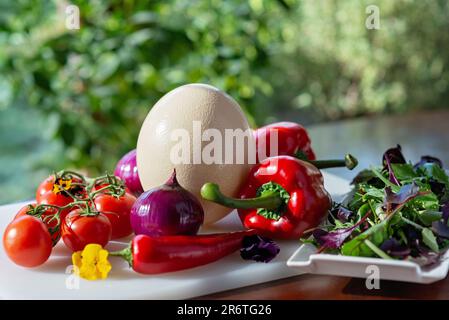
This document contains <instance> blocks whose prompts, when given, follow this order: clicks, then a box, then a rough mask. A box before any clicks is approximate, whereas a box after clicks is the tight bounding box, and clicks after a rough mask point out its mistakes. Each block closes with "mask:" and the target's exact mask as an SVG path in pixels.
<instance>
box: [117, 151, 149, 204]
mask: <svg viewBox="0 0 449 320" xmlns="http://www.w3.org/2000/svg"><path fill="white" fill-rule="evenodd" d="M114 175H115V176H117V177H119V178H120V179H122V180H123V181H124V182H125V185H126V187H127V188H128V189H129V191H131V193H133V194H134V195H135V196H136V197H138V196H140V195H141V194H142V192H143V188H142V184H141V183H140V179H139V174H138V172H137V163H136V149H134V150H131V151H130V152H128V153H127V154H125V155H124V156H123V157H122V158H121V159H120V161H119V162H118V163H117V166H116V167H115V170H114Z"/></svg>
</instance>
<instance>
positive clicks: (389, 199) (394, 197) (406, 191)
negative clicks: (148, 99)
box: [384, 182, 420, 210]
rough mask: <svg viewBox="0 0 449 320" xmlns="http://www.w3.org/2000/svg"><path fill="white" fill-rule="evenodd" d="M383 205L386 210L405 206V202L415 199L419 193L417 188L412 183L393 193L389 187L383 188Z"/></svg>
mask: <svg viewBox="0 0 449 320" xmlns="http://www.w3.org/2000/svg"><path fill="white" fill-rule="evenodd" d="M384 192H385V199H384V205H385V206H386V207H387V208H388V207H389V208H391V209H393V210H394V209H395V208H396V207H397V206H400V205H403V204H405V203H406V202H407V201H409V200H411V199H413V198H415V197H417V196H418V195H419V194H420V193H419V186H418V185H417V184H416V183H415V182H412V183H410V184H406V185H405V186H402V187H401V189H399V191H398V192H396V193H395V192H393V190H392V189H391V187H386V188H385V191H384Z"/></svg>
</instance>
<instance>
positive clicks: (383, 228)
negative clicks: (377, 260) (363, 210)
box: [341, 220, 388, 257]
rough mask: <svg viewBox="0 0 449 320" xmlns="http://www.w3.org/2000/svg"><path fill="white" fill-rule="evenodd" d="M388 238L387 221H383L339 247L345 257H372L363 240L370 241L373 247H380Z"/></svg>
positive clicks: (372, 253) (373, 254)
mask: <svg viewBox="0 0 449 320" xmlns="http://www.w3.org/2000/svg"><path fill="white" fill-rule="evenodd" d="M387 238H388V220H383V221H382V222H381V223H379V224H375V225H374V226H372V227H371V228H369V229H368V230H366V231H365V232H363V233H361V234H359V235H358V236H356V237H355V238H354V239H352V240H350V241H348V242H346V243H345V244H344V245H343V246H342V247H341V253H342V254H343V255H345V256H362V257H372V256H375V253H374V252H373V251H372V250H371V249H370V248H369V246H367V245H366V244H365V242H364V241H365V240H366V239H368V240H370V241H371V242H372V243H373V244H374V245H377V246H379V245H381V244H382V243H383V242H384V241H385V240H386V239H387Z"/></svg>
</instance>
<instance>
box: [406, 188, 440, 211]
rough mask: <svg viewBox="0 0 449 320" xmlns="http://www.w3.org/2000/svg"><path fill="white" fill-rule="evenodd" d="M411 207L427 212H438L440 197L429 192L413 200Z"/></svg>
mask: <svg viewBox="0 0 449 320" xmlns="http://www.w3.org/2000/svg"><path fill="white" fill-rule="evenodd" d="M411 205H412V206H415V207H419V208H420V209H425V210H438V209H439V207H440V202H439V201H438V197H437V196H436V194H435V193H433V192H428V193H426V194H423V195H421V196H417V197H416V198H415V199H413V200H412V201H411Z"/></svg>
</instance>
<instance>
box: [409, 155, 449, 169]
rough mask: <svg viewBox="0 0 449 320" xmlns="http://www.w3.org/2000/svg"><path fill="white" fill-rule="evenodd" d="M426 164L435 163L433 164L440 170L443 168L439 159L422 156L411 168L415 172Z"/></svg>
mask: <svg viewBox="0 0 449 320" xmlns="http://www.w3.org/2000/svg"><path fill="white" fill-rule="evenodd" d="M427 163H435V164H436V165H438V166H439V167H440V168H443V162H442V161H441V160H440V159H438V158H435V157H432V156H422V157H421V160H420V161H419V162H418V163H416V164H415V165H414V166H413V168H414V169H415V170H416V169H418V168H419V167H421V166H423V165H425V164H427Z"/></svg>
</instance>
